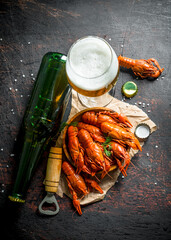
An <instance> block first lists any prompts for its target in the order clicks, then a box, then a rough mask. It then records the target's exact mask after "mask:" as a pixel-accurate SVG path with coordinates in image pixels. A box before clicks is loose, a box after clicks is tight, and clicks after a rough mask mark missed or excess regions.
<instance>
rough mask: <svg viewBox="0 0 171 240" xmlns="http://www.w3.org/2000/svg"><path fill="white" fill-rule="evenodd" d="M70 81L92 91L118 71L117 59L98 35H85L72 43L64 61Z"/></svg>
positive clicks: (108, 81)
mask: <svg viewBox="0 0 171 240" xmlns="http://www.w3.org/2000/svg"><path fill="white" fill-rule="evenodd" d="M66 70H67V74H68V77H69V79H70V81H71V82H72V83H73V84H74V85H76V86H77V87H79V88H81V89H84V90H88V91H94V90H98V89H101V88H103V87H105V86H107V85H109V84H110V83H111V82H112V81H113V79H114V78H115V77H116V75H117V72H118V60H117V56H116V54H115V53H114V51H113V49H112V48H111V46H110V45H109V44H108V43H107V42H106V41H105V40H103V39H101V38H98V37H85V38H82V39H80V40H78V41H77V42H76V43H75V44H73V45H72V47H71V49H70V51H69V54H68V59H67V63H66Z"/></svg>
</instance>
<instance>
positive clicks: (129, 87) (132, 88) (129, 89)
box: [122, 81, 138, 98]
mask: <svg viewBox="0 0 171 240" xmlns="http://www.w3.org/2000/svg"><path fill="white" fill-rule="evenodd" d="M137 92H138V87H137V85H136V84H135V83H134V82H132V81H128V82H126V83H124V84H123V85H122V94H123V95H125V97H127V98H131V97H134V96H135V95H136V94H137Z"/></svg>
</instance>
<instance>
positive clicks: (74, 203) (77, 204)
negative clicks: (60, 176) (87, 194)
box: [73, 196, 82, 215]
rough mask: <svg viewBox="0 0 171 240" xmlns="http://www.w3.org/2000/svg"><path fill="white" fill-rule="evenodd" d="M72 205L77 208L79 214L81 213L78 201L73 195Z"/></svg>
mask: <svg viewBox="0 0 171 240" xmlns="http://www.w3.org/2000/svg"><path fill="white" fill-rule="evenodd" d="M73 205H74V207H75V209H76V210H77V212H78V213H79V215H82V211H81V206H80V201H79V200H78V199H77V197H76V196H73Z"/></svg>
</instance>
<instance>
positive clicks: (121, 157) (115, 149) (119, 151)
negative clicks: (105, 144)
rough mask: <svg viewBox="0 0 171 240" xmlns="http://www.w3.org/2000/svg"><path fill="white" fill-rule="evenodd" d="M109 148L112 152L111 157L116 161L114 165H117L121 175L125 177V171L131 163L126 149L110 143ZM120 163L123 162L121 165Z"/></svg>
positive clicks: (115, 143)
mask: <svg viewBox="0 0 171 240" xmlns="http://www.w3.org/2000/svg"><path fill="white" fill-rule="evenodd" d="M109 146H110V150H111V152H112V156H113V158H114V159H115V160H116V163H117V165H118V167H119V169H120V171H121V173H122V174H123V175H124V176H127V173H126V171H127V168H128V166H129V164H130V162H131V159H130V156H129V153H128V152H127V151H126V149H125V148H124V147H123V146H122V145H120V144H119V143H117V142H110V143H109ZM122 161H123V162H124V164H123V165H122V163H121V162H122Z"/></svg>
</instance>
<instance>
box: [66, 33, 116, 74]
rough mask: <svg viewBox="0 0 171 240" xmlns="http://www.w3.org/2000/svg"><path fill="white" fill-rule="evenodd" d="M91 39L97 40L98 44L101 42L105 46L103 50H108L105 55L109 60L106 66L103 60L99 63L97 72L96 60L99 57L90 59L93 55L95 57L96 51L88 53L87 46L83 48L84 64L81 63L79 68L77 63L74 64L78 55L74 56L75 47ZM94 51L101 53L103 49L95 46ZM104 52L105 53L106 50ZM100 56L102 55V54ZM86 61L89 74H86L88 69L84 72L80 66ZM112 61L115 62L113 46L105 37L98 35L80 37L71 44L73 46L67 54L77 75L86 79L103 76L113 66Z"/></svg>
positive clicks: (71, 67)
mask: <svg viewBox="0 0 171 240" xmlns="http://www.w3.org/2000/svg"><path fill="white" fill-rule="evenodd" d="M89 40H90V41H91V40H94V42H96V41H97V46H98V43H99V44H101V46H104V49H103V50H106V51H107V53H106V56H105V57H106V61H107V62H105V64H106V66H104V64H103V63H102V62H101V63H100V64H99V65H98V64H97V68H98V71H96V72H95V71H94V68H95V67H96V63H95V62H96V60H97V59H90V58H91V57H93V54H94V52H93V53H92V54H91V53H86V51H87V49H86V48H85V50H83V49H81V51H83V52H82V53H84V56H83V58H82V64H81V63H79V67H78V68H77V67H75V66H74V65H76V64H73V61H74V58H76V57H77V56H74V54H73V51H74V50H75V48H76V47H77V45H78V44H81V43H82V42H85V41H89ZM99 40H100V41H99ZM93 48H94V46H93V47H92V48H91V47H90V49H93ZM94 51H97V54H99V52H100V51H102V50H101V49H99V50H98V48H97V47H95V50H94ZM104 54H105V51H104ZM77 55H78V54H77ZM80 55H81V54H80ZM107 55H108V56H107ZM100 57H102V55H101V56H100ZM86 58H88V59H86ZM84 59H85V61H84ZM79 61H80V60H79ZM93 61H94V63H93ZM85 62H86V63H87V62H88V63H89V64H88V66H87V68H88V71H89V74H86V69H85V71H83V73H82V72H81V71H80V66H83V65H84V63H85ZM112 62H113V52H112V48H111V46H110V44H109V43H108V42H107V41H106V40H105V39H103V38H100V37H98V36H86V37H82V38H80V39H78V40H77V41H76V42H75V43H73V45H72V46H71V48H70V50H69V52H68V55H67V64H68V65H69V67H70V69H71V70H72V71H73V72H74V73H75V74H76V75H77V76H79V77H81V78H84V79H96V78H100V77H102V76H103V75H105V74H106V73H107V72H108V71H109V69H110V68H111V65H112ZM93 71H94V74H93ZM91 72H92V74H91Z"/></svg>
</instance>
